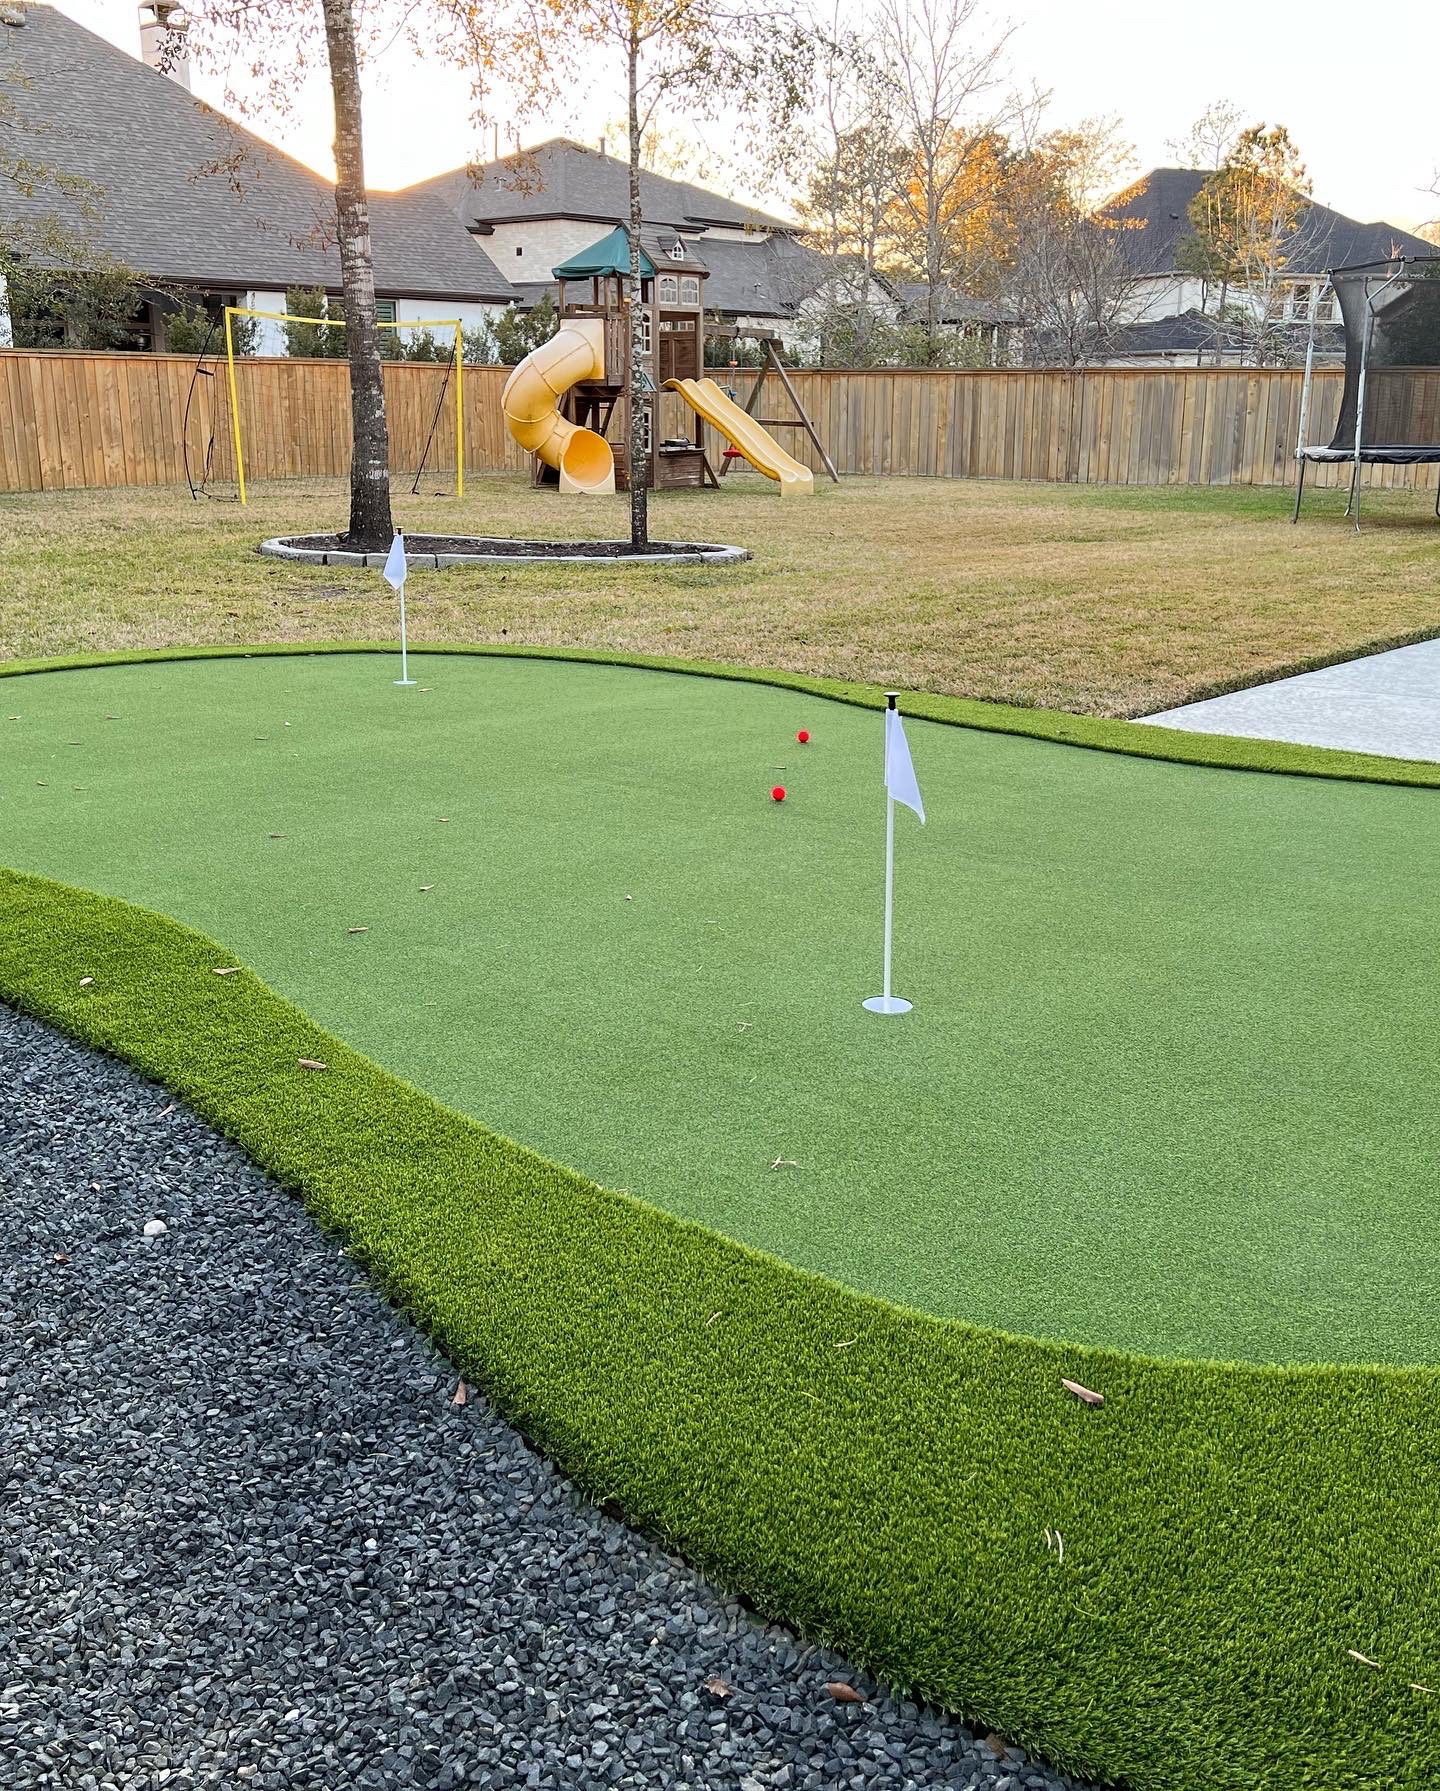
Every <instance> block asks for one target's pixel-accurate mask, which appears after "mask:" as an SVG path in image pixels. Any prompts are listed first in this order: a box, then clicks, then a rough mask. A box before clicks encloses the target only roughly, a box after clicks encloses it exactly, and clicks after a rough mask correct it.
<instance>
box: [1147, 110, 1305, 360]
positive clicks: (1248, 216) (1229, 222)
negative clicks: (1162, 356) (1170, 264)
mask: <svg viewBox="0 0 1440 1791" xmlns="http://www.w3.org/2000/svg"><path fill="white" fill-rule="evenodd" d="M1309 191H1310V181H1309V177H1308V176H1307V174H1306V172H1305V164H1304V163H1303V162H1302V161H1301V160H1300V155H1299V152H1298V150H1297V149H1296V147H1295V144H1294V143H1293V141H1292V140H1291V137H1290V133H1289V132H1288V131H1287V130H1286V128H1285V126H1284V125H1283V124H1277V125H1275V126H1274V127H1273V128H1268V129H1267V127H1266V126H1265V125H1263V124H1257V125H1252V126H1251V127H1250V128H1249V129H1248V130H1246V131H1242V132H1241V133H1240V135H1239V136H1238V137H1237V138H1236V139H1235V142H1234V144H1233V145H1232V147H1231V149H1230V151H1229V153H1228V154H1227V155H1226V157H1225V160H1224V162H1223V163H1222V164H1221V165H1220V167H1219V168H1218V169H1217V170H1216V171H1215V172H1214V173H1213V174H1212V175H1210V176H1209V178H1208V179H1207V180H1206V182H1205V184H1204V186H1203V187H1201V189H1200V191H1199V193H1197V194H1196V196H1195V199H1194V201H1193V202H1192V204H1191V207H1190V223H1191V226H1192V231H1191V235H1190V236H1189V237H1188V238H1186V240H1185V241H1184V242H1183V243H1182V244H1181V246H1180V255H1179V260H1180V265H1181V267H1182V268H1183V269H1184V270H1185V271H1187V272H1190V273H1193V274H1198V275H1199V276H1200V277H1201V278H1202V279H1203V280H1204V281H1205V282H1206V285H1207V288H1213V289H1214V290H1215V291H1216V292H1217V294H1218V304H1217V306H1216V310H1215V316H1216V319H1217V332H1216V358H1217V359H1218V357H1219V351H1220V346H1221V343H1222V340H1223V339H1225V338H1230V339H1236V340H1238V342H1239V345H1240V348H1241V353H1242V355H1243V356H1244V358H1245V359H1247V360H1251V361H1253V362H1254V363H1256V364H1257V365H1264V364H1266V363H1267V362H1271V361H1283V360H1286V359H1288V358H1289V355H1290V350H1291V343H1290V339H1289V337H1288V336H1287V334H1286V333H1285V331H1284V329H1283V328H1282V324H1283V319H1284V311H1285V293H1286V289H1287V287H1288V285H1289V283H1290V281H1289V274H1288V269H1289V265H1290V256H1291V251H1292V249H1293V247H1294V243H1295V239H1296V236H1297V234H1298V232H1299V230H1300V226H1301V223H1302V222H1303V219H1304V215H1305V212H1306V209H1307V208H1308V206H1309V198H1308V194H1309ZM1232 293H1235V294H1237V295H1238V298H1239V302H1238V303H1237V304H1235V305H1231V304H1230V302H1229V299H1230V295H1231V294H1232Z"/></svg>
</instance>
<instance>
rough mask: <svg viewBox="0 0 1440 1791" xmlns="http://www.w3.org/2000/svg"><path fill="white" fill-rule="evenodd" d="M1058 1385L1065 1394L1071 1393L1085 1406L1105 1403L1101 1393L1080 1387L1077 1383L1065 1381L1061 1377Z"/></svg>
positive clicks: (1090, 1388)
mask: <svg viewBox="0 0 1440 1791" xmlns="http://www.w3.org/2000/svg"><path fill="white" fill-rule="evenodd" d="M1060 1385H1061V1386H1062V1387H1063V1388H1064V1389H1065V1391H1066V1392H1067V1393H1073V1394H1074V1395H1075V1397H1076V1398H1077V1399H1079V1400H1083V1401H1084V1403H1085V1404H1086V1405H1104V1403H1105V1395H1104V1394H1103V1393H1097V1392H1095V1390H1094V1389H1093V1388H1092V1387H1082V1386H1081V1385H1080V1383H1079V1381H1067V1380H1066V1379H1065V1378H1064V1376H1063V1375H1062V1376H1061V1379H1060Z"/></svg>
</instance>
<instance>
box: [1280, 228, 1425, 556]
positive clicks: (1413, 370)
mask: <svg viewBox="0 0 1440 1791" xmlns="http://www.w3.org/2000/svg"><path fill="white" fill-rule="evenodd" d="M1330 288H1331V290H1332V291H1333V292H1334V294H1335V297H1336V300H1337V301H1338V303H1339V306H1340V316H1341V319H1342V320H1343V322H1344V325H1345V390H1344V393H1343V394H1342V396H1341V399H1340V416H1339V420H1338V421H1337V422H1336V424H1335V434H1334V437H1333V439H1332V440H1331V441H1330V442H1329V444H1328V445H1327V446H1324V447H1321V446H1319V445H1318V444H1315V445H1312V444H1311V443H1309V442H1307V441H1306V439H1305V437H1306V432H1307V425H1308V423H1309V419H1310V391H1311V382H1312V379H1313V376H1314V372H1315V313H1316V312H1317V311H1318V310H1319V308H1320V307H1319V306H1318V305H1316V306H1313V307H1312V308H1311V321H1310V343H1309V346H1308V348H1307V349H1306V352H1305V384H1304V387H1303V389H1302V392H1301V398H1300V439H1299V442H1298V443H1297V445H1296V449H1295V458H1296V460H1297V461H1298V462H1299V463H1300V472H1299V476H1298V478H1297V479H1296V481H1295V515H1294V517H1293V518H1292V520H1293V521H1295V522H1298V521H1299V520H1300V503H1301V500H1302V499H1303V497H1304V496H1305V469H1306V467H1307V466H1308V465H1309V464H1310V462H1311V461H1316V462H1322V463H1323V462H1326V461H1331V462H1345V463H1347V464H1348V465H1349V466H1350V467H1351V469H1352V470H1351V473H1350V499H1349V502H1348V503H1347V504H1346V506H1345V514H1346V515H1347V516H1353V517H1354V518H1355V526H1356V528H1359V526H1360V469H1361V467H1362V466H1426V465H1431V464H1436V465H1440V255H1425V256H1415V255H1402V256H1397V257H1396V258H1395V259H1394V260H1392V261H1371V262H1364V263H1358V264H1357V265H1355V266H1354V267H1337V268H1333V269H1332V270H1331V272H1330ZM1435 514H1436V515H1437V516H1440V491H1437V492H1436V496H1435Z"/></svg>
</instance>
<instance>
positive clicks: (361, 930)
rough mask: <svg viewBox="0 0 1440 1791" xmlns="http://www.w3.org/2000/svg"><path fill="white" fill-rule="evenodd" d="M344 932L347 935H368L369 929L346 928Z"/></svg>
mask: <svg viewBox="0 0 1440 1791" xmlns="http://www.w3.org/2000/svg"><path fill="white" fill-rule="evenodd" d="M345 931H346V932H347V933H368V932H369V931H370V929H369V927H347V928H346V929H345Z"/></svg>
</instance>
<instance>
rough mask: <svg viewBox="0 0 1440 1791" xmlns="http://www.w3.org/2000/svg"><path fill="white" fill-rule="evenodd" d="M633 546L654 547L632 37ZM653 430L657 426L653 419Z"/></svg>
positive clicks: (636, 56) (636, 53) (636, 52)
mask: <svg viewBox="0 0 1440 1791" xmlns="http://www.w3.org/2000/svg"><path fill="white" fill-rule="evenodd" d="M628 74H629V92H628V96H627V97H628V103H629V108H630V113H629V124H630V231H629V235H630V432H629V433H630V440H629V444H628V446H629V452H630V545H631V547H633V548H635V549H637V550H641V549H644V548H646V547H648V546H649V545H650V489H649V478H650V456H649V453H648V452H647V450H646V447H645V440H644V432H643V430H642V427H641V426H642V424H643V422H644V419H645V414H646V406H647V404H648V399H647V397H646V393H645V382H644V371H645V363H644V361H643V360H642V359H641V358H640V357H641V355H642V354H643V353H644V349H645V332H644V320H643V316H642V309H643V308H642V306H641V302H640V300H641V292H642V286H641V280H640V224H641V215H640V92H639V84H640V45H639V43H638V42H637V41H636V38H635V34H634V31H633V30H632V32H631V35H630V56H629V69H628ZM651 427H652V429H653V427H654V419H652V422H651Z"/></svg>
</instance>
